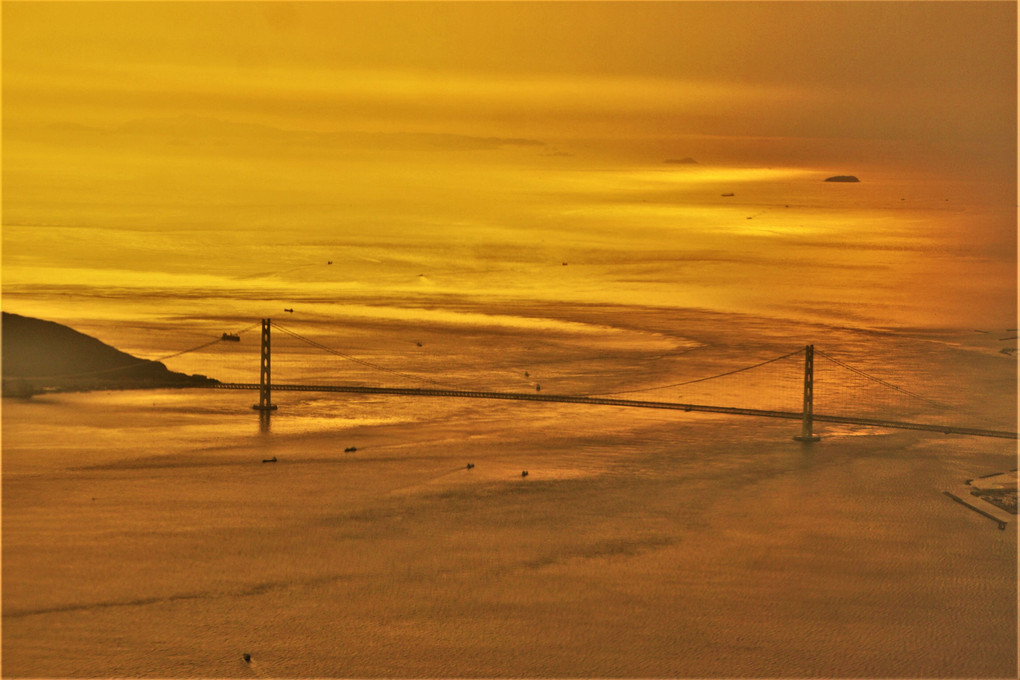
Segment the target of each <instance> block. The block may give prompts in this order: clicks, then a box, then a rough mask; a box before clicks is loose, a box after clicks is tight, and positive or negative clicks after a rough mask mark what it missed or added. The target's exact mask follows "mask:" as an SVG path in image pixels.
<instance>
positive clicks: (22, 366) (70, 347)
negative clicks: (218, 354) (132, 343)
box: [0, 312, 216, 396]
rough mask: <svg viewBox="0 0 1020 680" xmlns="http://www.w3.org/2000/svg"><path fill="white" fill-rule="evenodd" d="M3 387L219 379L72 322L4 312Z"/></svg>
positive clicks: (20, 390) (191, 383)
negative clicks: (126, 348)
mask: <svg viewBox="0 0 1020 680" xmlns="http://www.w3.org/2000/svg"><path fill="white" fill-rule="evenodd" d="M0 330H2V334H3V392H4V395H5V396H12V395H13V396H27V395H30V394H31V393H33V392H38V391H42V390H47V391H68V390H89V389H139V388H156V387H196V386H201V385H207V384H210V383H213V382H216V381H215V380H212V379H210V378H207V377H205V376H202V375H186V374H184V373H176V372H174V371H171V370H169V369H167V367H166V366H164V365H163V364H162V363H160V362H158V361H149V360H147V359H139V358H138V357H134V356H131V355H130V354H127V353H126V352H121V351H120V350H118V349H116V348H114V347H111V346H110V345H107V344H105V343H103V342H101V341H99V340H97V339H96V338H93V337H92V336H89V335H85V334H84V333H79V332H78V331H76V330H74V329H73V328H69V327H67V326H64V325H61V324H59V323H54V322H52V321H44V320H42V319H34V318H32V317H27V316H20V315H18V314H10V313H8V312H4V313H3V326H2V329H0Z"/></svg>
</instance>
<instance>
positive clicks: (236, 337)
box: [220, 333, 241, 342]
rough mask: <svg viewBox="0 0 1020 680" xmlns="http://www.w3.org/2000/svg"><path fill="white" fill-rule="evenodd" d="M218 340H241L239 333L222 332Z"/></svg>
mask: <svg viewBox="0 0 1020 680" xmlns="http://www.w3.org/2000/svg"><path fill="white" fill-rule="evenodd" d="M220 340H226V341H228V342H241V336H240V335H234V334H233V333H224V334H223V335H221V336H220Z"/></svg>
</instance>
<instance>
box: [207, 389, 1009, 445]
mask: <svg viewBox="0 0 1020 680" xmlns="http://www.w3.org/2000/svg"><path fill="white" fill-rule="evenodd" d="M209 388H211V389H221V390H259V389H260V386H259V384H258V383H217V384H215V385H210V386H209ZM272 390H273V391H274V392H344V393H348V394H393V395H401V396H407V397H465V398H469V399H509V400H516V401H546V402H550V401H551V402H560V403H568V404H596V405H602V406H625V407H630V408H656V409H670V410H674V411H688V412H693V411H699V412H703V413H723V414H728V415H740V416H757V417H762V418H786V419H788V420H800V419H802V418H803V414H802V413H800V412H795V411H766V410H761V409H753V408H735V407H731V406H709V405H705V404H681V403H676V402H669V401H639V400H633V399H609V398H604V397H582V396H571V395H566V394H542V393H540V392H535V393H530V392H481V391H469V390H441V389H429V388H405V387H365V386H360V385H273V386H272ZM813 418H814V420H816V421H818V422H824V423H842V424H849V425H866V426H871V427H887V428H893V429H901V430H924V431H928V432H941V433H943V434H962V435H971V436H976V437H1000V438H1003V439H1016V438H1017V433H1016V432H1008V431H1003V430H985V429H979V428H972V427H955V426H945V425H929V424H926V423H911V422H904V421H899V420H880V419H876V418H856V417H848V416H830V415H825V414H820V413H815V414H814V415H813Z"/></svg>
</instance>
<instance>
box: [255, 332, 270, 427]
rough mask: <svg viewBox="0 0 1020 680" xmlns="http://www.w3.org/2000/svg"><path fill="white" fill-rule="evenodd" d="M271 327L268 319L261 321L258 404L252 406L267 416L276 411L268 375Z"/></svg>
mask: <svg viewBox="0 0 1020 680" xmlns="http://www.w3.org/2000/svg"><path fill="white" fill-rule="evenodd" d="M271 325H272V321H271V320H270V319H262V360H261V361H260V362H259V403H257V404H255V405H254V406H252V408H253V409H255V410H256V411H262V412H263V413H265V414H267V415H268V413H269V412H270V411H275V410H276V404H274V403H273V402H272V399H271V396H272V395H271V391H272V380H271V373H270V363H269V362H270V346H269V341H270V337H269V327H270V326H271Z"/></svg>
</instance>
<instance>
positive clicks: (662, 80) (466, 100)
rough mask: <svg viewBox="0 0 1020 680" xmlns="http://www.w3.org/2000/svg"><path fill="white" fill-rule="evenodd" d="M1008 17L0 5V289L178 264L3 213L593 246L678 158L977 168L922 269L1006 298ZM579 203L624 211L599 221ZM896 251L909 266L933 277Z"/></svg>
mask: <svg viewBox="0 0 1020 680" xmlns="http://www.w3.org/2000/svg"><path fill="white" fill-rule="evenodd" d="M1016 16H1017V11H1016V4H1015V3H1013V2H791V3H787V2H648V3H644V2H641V3H633V2H619V3H596V2H568V3H547V2H527V3H519V2H497V3H471V2H468V3H461V2H439V3H430V2H420V3H419V2H413V3H383V2H338V3H332V2H311V3H292V2H265V3H250V2H223V3H185V2H181V3H178V2H110V3H93V2H72V3H56V2H54V3H50V2H42V3H39V2H4V3H3V125H4V178H3V179H4V196H3V198H4V224H5V226H7V227H19V228H22V231H17V230H15V229H10V230H9V231H8V232H7V233H6V234H5V243H4V245H5V252H4V255H5V265H7V266H10V267H11V272H12V273H11V274H10V275H9V276H8V277H6V278H5V285H12V284H17V283H31V282H32V281H33V280H35V279H33V276H36V278H38V279H41V278H44V277H49V279H52V280H58V279H60V278H61V277H60V276H58V274H57V269H60V270H61V271H64V272H71V273H70V274H67V278H68V280H70V279H74V278H75V277H78V279H81V277H87V276H97V277H98V278H97V280H105V279H104V278H103V276H100V275H99V274H98V272H101V271H104V270H107V269H110V268H119V269H133V270H140V269H142V268H143V267H142V264H143V263H146V264H147V265H149V269H150V270H154V271H155V273H153V271H147V272H146V276H148V277H149V278H147V279H146V281H147V282H150V283H151V282H153V281H155V280H157V279H158V277H159V276H160V275H162V274H168V273H174V272H176V273H178V274H179V273H181V272H182V271H185V270H187V269H188V267H189V266H190V267H192V268H194V264H193V263H192V264H190V265H187V264H185V260H186V258H184V259H182V260H181V261H180V262H178V263H176V264H175V263H172V262H170V258H166V257H164V258H163V260H160V256H159V255H157V254H155V253H154V252H151V249H150V250H149V251H147V250H145V247H146V246H145V244H138V243H127V244H126V245H125V242H124V240H123V236H122V235H120V236H118V237H117V240H116V245H114V241H113V240H111V241H109V243H107V246H108V247H107V248H106V250H105V251H104V249H103V247H102V246H103V244H104V241H103V237H98V239H97V238H93V237H89V238H87V239H86V238H83V239H82V242H80V243H78V244H77V245H66V244H67V243H68V242H67V240H66V239H65V237H64V235H61V236H60V239H64V240H61V241H59V242H60V243H62V244H64V246H63V247H62V248H59V249H58V248H55V247H54V243H55V242H57V237H56V236H53V235H52V234H55V233H56V232H49V233H50V236H45V235H42V234H41V232H39V231H38V230H37V231H34V232H29V231H25V230H26V229H28V228H29V227H40V226H46V227H82V226H89V227H95V228H104V229H106V228H128V229H138V230H142V231H149V232H151V235H150V236H149V237H147V238H149V240H150V241H149V242H150V244H157V243H158V241H159V237H158V236H157V235H156V234H158V233H166V230H167V229H171V228H173V229H183V228H192V229H219V230H223V231H224V233H225V234H227V236H225V237H224V238H228V241H229V238H230V237H229V234H230V233H234V234H235V235H236V238H238V239H242V238H243V237H242V236H241V235H243V234H244V233H247V232H246V230H250V229H255V228H256V227H259V228H261V227H264V226H267V225H269V224H276V225H279V224H286V225H289V226H290V227H293V228H297V227H302V228H308V229H320V228H321V229H323V233H324V234H326V233H329V234H332V235H333V236H336V228H334V227H335V225H337V224H342V225H344V226H343V230H344V231H343V236H344V237H345V238H349V239H350V240H352V241H356V240H357V239H359V238H361V239H364V238H367V237H368V236H369V235H371V236H374V237H375V236H378V237H389V238H392V239H393V241H394V242H397V241H400V242H401V243H403V244H405V245H406V244H407V243H409V241H408V239H409V237H410V236H409V235H410V234H414V235H415V237H416V238H417V237H420V238H422V240H423V241H424V242H428V241H429V239H430V238H431V239H433V240H434V241H436V242H437V243H439V242H443V238H444V234H445V235H446V237H447V238H448V240H449V241H450V242H451V243H453V242H456V243H463V242H465V241H470V242H473V243H477V244H480V245H482V244H489V245H493V244H495V246H496V247H499V245H500V244H506V243H511V242H514V240H515V238H517V236H518V234H517V232H516V230H518V229H520V228H522V226H521V225H524V224H529V225H534V224H537V223H538V222H540V221H543V220H545V222H546V223H548V224H556V225H559V226H561V227H563V228H566V227H564V226H563V225H565V224H567V223H568V222H569V227H570V229H571V230H572V231H571V234H572V238H574V239H575V241H576V242H582V243H585V242H596V241H599V239H600V238H601V237H602V236H601V235H602V234H604V233H607V232H608V231H610V230H611V226H610V223H611V222H612V220H613V219H618V218H620V217H621V215H623V213H625V212H626V211H625V210H624V209H623V208H619V203H620V201H619V200H618V199H619V197H620V196H621V195H623V194H627V193H628V192H632V193H633V192H634V191H637V190H638V189H640V190H644V189H646V188H648V187H651V186H652V185H653V184H654V183H655V182H661V181H662V180H663V177H665V176H664V175H663V174H662V171H663V168H664V166H663V163H664V161H669V160H674V161H675V160H680V159H683V158H685V157H689V156H690V157H694V158H696V159H697V160H698V162H699V165H698V166H697V167H696V168H694V167H688V168H684V167H681V166H680V165H674V166H672V168H673V169H675V170H676V172H677V173H681V172H686V174H684V175H683V182H682V185H683V186H684V187H688V188H689V187H692V186H696V185H697V184H698V183H701V184H703V185H710V186H711V187H712V189H711V192H712V195H714V196H718V195H719V193H718V189H716V184H719V186H720V187H722V188H729V187H730V186H743V185H745V184H747V183H750V182H755V181H759V180H764V179H767V178H773V179H784V180H787V179H791V178H796V177H800V176H807V175H808V174H809V173H823V174H822V175H821V176H824V173H827V174H842V173H848V174H868V175H869V176H868V179H869V181H872V182H873V184H872V186H874V180H875V178H876V177H877V176H879V175H881V176H883V177H885V178H887V179H888V178H891V177H893V178H895V177H898V178H899V179H897V182H899V183H898V184H896V185H895V187H894V188H890V189H889V192H903V195H904V196H905V195H906V193H907V191H906V186H907V184H909V183H910V182H914V183H915V184H914V186H920V185H918V184H917V183H918V182H922V181H927V180H933V181H934V180H938V181H943V180H950V179H953V180H961V181H968V182H971V181H973V182H980V183H981V184H980V187H977V188H976V189H975V190H973V191H968V192H967V195H968V201H970V204H969V205H968V207H967V208H966V212H967V215H968V216H970V217H969V218H968V219H970V218H974V219H975V220H976V221H973V220H972V221H971V222H968V223H964V222H959V221H957V222H952V223H950V221H947V219H948V217H947V215H946V214H945V212H944V211H943V213H940V214H938V215H937V216H936V217H937V219H936V220H935V222H937V223H938V224H939V225H941V226H939V227H938V229H935V230H934V231H937V232H938V233H940V234H943V235H945V234H946V233H949V232H952V231H953V230H957V231H959V232H964V231H969V232H972V235H971V236H969V237H967V236H965V235H963V234H962V233H960V234H957V235H956V236H954V237H952V238H956V239H957V240H956V241H955V243H956V244H960V243H964V240H965V239H966V238H969V239H970V240H971V241H972V242H973V241H978V242H981V243H984V244H987V245H986V247H985V249H984V250H983V251H982V252H981V253H979V255H980V257H992V258H998V259H997V260H996V261H995V262H994V263H993V266H990V267H985V266H984V265H981V264H980V263H978V264H975V263H974V262H970V263H969V264H966V265H965V266H964V265H961V266H959V267H957V269H955V270H952V269H946V268H945V267H941V271H943V272H949V273H948V274H946V275H947V276H957V277H958V278H959V280H960V281H963V280H964V279H966V278H967V277H971V276H973V274H974V272H975V271H986V272H993V273H994V276H995V277H997V279H996V285H997V286H998V289H999V293H1000V297H1001V294H1007V293H1008V292H1009V289H1013V288H1015V257H1014V255H1015V250H1016V237H1015V206H1016V181H1015V180H1016V151H1017V149H1016V82H1017V77H1016V66H1017V59H1016V37H1017V23H1016ZM649 168H652V169H653V170H654V173H657V174H654V176H652V175H649V172H648V171H649ZM666 169H669V168H668V167H667V168H666ZM607 171H611V172H609V174H606V172H607ZM768 173H776V174H775V175H770V174H768ZM898 173H899V174H898ZM676 176H677V177H679V176H680V175H679V174H677V175H676ZM908 176H909V180H907V179H903V178H904V177H908ZM727 183H729V184H727ZM656 186H657V185H656ZM677 186H680V184H677ZM940 190H941V189H940ZM581 193H583V194H584V196H585V200H584V202H583V203H584V205H574V204H572V203H571V200H572V198H573V197H576V196H577V195H579V194H581ZM681 193H682V192H681ZM889 196H890V197H893V198H890V200H897V201H898V200H899V197H900V194H898V193H889ZM564 197H567V198H564ZM646 198H647V196H643V198H642V200H644V199H646ZM953 198H954V200H956V196H955V195H954V197H953ZM628 200H629V199H628ZM870 200H873V201H874V200H877V199H875V198H874V197H872V199H870ZM931 200H935V199H934V198H932V199H931ZM937 200H939V201H942V198H941V196H940V197H939V198H938V199H937ZM946 200H948V198H947V199H946ZM614 201H616V203H614ZM775 201H776V202H778V203H781V202H782V201H783V199H782V197H777V198H775ZM632 202H633V203H636V202H638V201H637V200H636V199H635V200H634V201H632ZM601 203H605V204H613V206H615V207H614V209H616V208H619V211H618V212H615V213H614V212H613V210H607V211H606V212H604V213H602V214H599V215H595V212H596V211H595V210H594V209H593V208H592V206H593V205H598V204H601ZM915 205H916V204H915ZM952 205H954V206H958V205H959V203H954V204H952ZM894 207H896V208H899V207H901V206H899V205H898V204H896V205H895V206H894ZM674 208H675V206H672V205H671V206H661V205H660V206H658V207H657V208H655V209H656V210H658V213H656V215H653V214H652V212H650V210H651V209H650V208H648V207H647V206H646V207H643V208H641V209H642V210H644V213H642V214H641V216H640V217H634V219H635V220H638V221H640V220H644V222H642V224H645V223H649V222H648V220H651V219H652V218H653V217H657V218H660V219H672V218H678V217H679V214H678V213H677V212H676V210H675V209H674ZM709 208H711V209H709ZM685 210H687V212H685V213H683V218H684V219H688V218H689V220H697V219H700V218H705V219H706V220H708V222H711V220H712V219H715V218H714V217H712V216H713V215H714V216H716V217H718V216H719V215H721V214H722V213H719V212H718V211H716V212H713V211H714V210H715V208H714V206H709V207H707V208H705V209H703V210H700V212H699V209H696V206H694V207H692V206H690V205H688V206H687V208H685ZM671 211H672V212H671ZM1010 211H1013V216H1012V217H1010ZM992 213H994V215H992ZM636 214H637V213H627V215H629V216H631V217H633V216H634V215H636ZM746 214H747V215H748V216H750V215H752V214H757V212H756V210H755V209H752V208H748V209H747V213H746ZM979 214H980V215H981V216H982V217H981V218H980V219H977V218H976V217H975V216H977V215H979ZM581 215H588V216H591V218H592V219H591V221H589V222H588V223H587V224H586V225H584V226H582V225H581V223H580V222H579V220H580V217H579V216H581ZM627 215H623V216H624V217H626V216H627ZM919 215H920V214H919V213H918V214H916V215H915V216H914V217H915V218H916V219H917V220H921V219H927V218H923V217H920V216H919ZM989 215H992V216H991V217H989ZM546 218H548V219H546ZM744 219H745V217H744V215H743V214H741V215H740V216H739V224H738V226H739V227H740V231H741V233H742V234H743V233H746V232H748V230H749V229H750V227H751V224H752V223H748V222H745V221H743V220H744ZM747 219H750V217H748V218H747ZM810 219H811V220H814V221H809V220H808V216H806V214H805V220H806V221H805V222H804V224H805V226H804V229H805V231H804V232H803V233H804V234H808V235H812V234H814V235H816V236H817V235H819V234H821V233H822V232H825V234H824V236H825V237H826V238H828V239H829V241H832V240H833V239H836V240H838V239H839V238H840V233H839V232H840V229H843V228H847V227H846V225H847V219H848V218H846V216H844V218H843V222H842V223H841V224H843V225H844V226H843V227H839V226H837V225H836V223H835V222H832V223H831V225H829V226H822V225H821V222H819V221H818V219H817V216H815V217H812V218H810ZM686 223H688V224H693V223H694V222H693V221H688V222H686ZM327 224H331V225H334V227H331V228H332V229H333V231H330V230H329V229H326V228H325V227H324V225H327ZM734 224H736V222H734ZM754 224H758V223H754ZM784 229H788V227H780V226H776V227H775V229H773V230H772V232H770V233H773V234H779V233H780V232H781V231H783V230H784ZM896 229H900V227H899V226H897V227H895V229H894V230H896ZM424 232H428V233H429V234H431V236H430V237H428V238H426V237H424V236H422V234H423V233H424ZM649 233H650V232H649ZM857 233H861V232H857ZM754 236H755V238H758V237H760V236H761V235H760V234H757V235H754ZM787 236H789V234H788V233H787ZM111 238H113V237H111ZM642 238H643V239H644V240H643V241H642V242H643V243H644V244H645V246H646V248H647V249H649V250H654V249H655V248H660V247H665V246H666V245H667V244H669V243H671V242H674V241H675V235H673V234H670V235H659V236H650V235H647V234H646V235H645V236H644V237H642ZM699 238H700V240H699ZM946 238H949V239H950V240H952V238H950V237H948V236H947V237H946ZM656 239H660V240H659V241H656ZM691 239H692V241H691V242H692V243H694V244H700V245H701V246H702V247H703V248H704V249H711V250H712V251H713V252H715V251H720V250H732V249H733V243H735V242H733V243H723V242H721V241H720V240H719V237H718V236H706V235H702V236H701V237H699V236H698V235H697V234H695V235H693V236H691ZM143 240H144V239H143ZM565 241H566V239H565V240H564V242H565ZM176 242H177V243H180V242H181V241H180V239H178V240H177V241H176ZM220 242H222V241H220ZM208 246H209V244H208V243H199V242H196V243H195V244H194V247H195V248H201V247H206V248H207V247H208ZM155 247H156V246H155V245H152V248H155ZM160 247H162V244H160ZM607 247H609V248H610V249H612V246H607ZM742 247H748V246H746V244H745V246H742ZM883 247H885V246H883ZM968 247H970V246H968ZM753 248H757V251H756V252H760V253H762V254H763V256H764V255H767V254H768V253H769V252H772V251H769V248H770V246H769V245H768V244H766V243H764V242H763V243H761V244H759V245H757V246H753ZM946 248H950V246H949V245H946V244H945V243H943V242H939V243H936V244H934V245H930V246H926V250H927V251H931V250H936V251H939V250H945V249H946ZM57 250H59V251H60V253H59V255H58V254H57V253H56V251H57ZM986 251H987V252H986ZM162 252H164V253H165V252H166V251H165V250H164V251H162ZM366 257H368V258H370V259H373V258H374V259H379V256H378V254H377V253H376V254H372V253H369V254H368V255H366ZM408 257H409V258H410V256H408ZM550 257H551V258H552V259H556V258H557V257H559V255H558V254H555V253H554V254H551V255H550ZM769 257H772V260H771V261H772V262H773V263H774V264H775V265H776V266H777V267H778V266H780V265H781V264H782V263H781V260H782V257H786V255H783V256H782V257H780V256H779V255H775V254H774V253H773V255H770V256H769ZM968 257H970V255H968ZM118 258H119V261H118ZM918 261H919V260H918ZM417 264H418V263H417V261H415V262H413V263H412V264H411V265H409V266H417ZM914 264H916V262H914V263H906V262H895V263H889V264H888V266H889V267H890V268H892V269H896V270H897V271H902V270H903V269H902V268H903V266H904V265H910V266H914ZM211 266H212V265H210V267H211ZM940 266H941V265H938V266H936V265H932V267H935V268H936V269H938V268H939V267H940ZM47 267H48V269H47ZM917 267H918V268H917V271H916V272H915V273H916V275H917V278H918V281H919V280H920V279H921V278H922V277H924V276H927V275H929V274H930V273H931V272H930V271H929V270H928V269H925V268H924V267H921V266H920V265H917ZM19 268H20V269H19ZM263 268H265V267H263ZM30 271H35V272H40V273H38V274H36V275H32V274H30V273H29V272H30ZM209 271H211V270H209ZM775 271H776V272H778V271H779V270H778V269H776V270H775ZM19 272H20V273H19ZM212 273H216V272H212ZM228 273H230V274H231V275H233V274H235V273H236V272H233V271H231V272H228ZM136 274H137V275H138V276H142V273H141V272H140V271H136ZM739 275H740V274H739V272H736V271H734V272H733V274H732V275H728V276H731V278H732V276H739ZM782 276H786V275H785V274H783V275H782ZM782 276H781V275H779V274H776V273H775V272H774V273H773V275H772V279H770V280H773V281H774V282H775V283H776V284H777V285H779V283H780V278H782ZM153 277H155V278H153ZM114 278H117V277H114ZM117 280H118V281H120V279H119V278H118V279H117ZM458 285H463V282H461V283H460V284H458ZM912 285H915V286H916V285H918V284H917V282H916V281H915V282H914V283H913V284H912ZM961 285H962V284H961ZM1003 291H1005V293H1003ZM957 293H959V292H958V291H957ZM957 293H953V294H954V295H957ZM962 295H963V293H959V295H958V297H959V296H962ZM1004 299H1005V298H1004ZM1013 299H1014V303H1013V304H1014V307H1015V291H1014V292H1013ZM962 300H963V298H960V300H958V301H962ZM713 301H714V299H713V298H712V296H711V295H707V296H706V297H704V299H703V302H704V304H706V305H708V306H711V305H712V304H713ZM961 304H963V305H964V306H966V304H965V303H963V302H961ZM1002 308H1003V307H1002V305H1000V306H999V309H1000V310H1001V309H1002ZM1005 308H1008V300H1006V307H1005Z"/></svg>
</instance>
